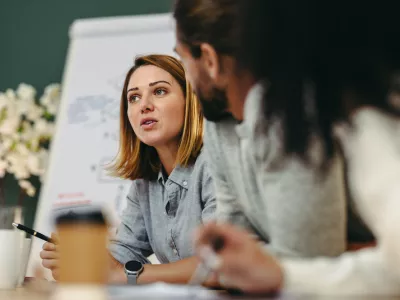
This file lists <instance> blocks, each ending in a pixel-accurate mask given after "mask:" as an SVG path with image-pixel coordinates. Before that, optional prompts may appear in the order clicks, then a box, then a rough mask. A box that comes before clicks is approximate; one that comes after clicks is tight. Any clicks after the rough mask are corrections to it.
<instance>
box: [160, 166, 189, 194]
mask: <svg viewBox="0 0 400 300" xmlns="http://www.w3.org/2000/svg"><path fill="white" fill-rule="evenodd" d="M193 167H194V166H187V167H183V166H181V165H177V166H176V167H175V168H174V169H173V170H172V172H171V174H169V176H168V177H166V176H165V175H164V173H163V171H162V170H160V171H159V172H158V178H157V180H158V181H159V182H161V183H163V184H165V183H166V182H167V181H168V180H171V181H173V182H174V183H176V184H178V185H180V186H181V187H182V188H184V189H188V187H189V183H190V175H191V174H192V169H193Z"/></svg>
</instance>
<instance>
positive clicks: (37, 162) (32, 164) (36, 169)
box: [26, 150, 47, 176]
mask: <svg viewBox="0 0 400 300" xmlns="http://www.w3.org/2000/svg"><path fill="white" fill-rule="evenodd" d="M43 152H47V151H44V150H41V151H39V152H37V153H31V154H30V155H29V156H28V158H27V161H26V166H27V168H28V170H29V172H30V173H31V174H32V175H36V176H40V175H43V174H44V172H45V168H46V167H47V157H44V156H43Z"/></svg>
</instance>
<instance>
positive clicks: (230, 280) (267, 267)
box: [191, 223, 283, 294]
mask: <svg viewBox="0 0 400 300" xmlns="http://www.w3.org/2000/svg"><path fill="white" fill-rule="evenodd" d="M216 244H219V245H220V248H219V249H216V248H215V246H216ZM195 248H196V253H197V254H198V256H199V257H200V260H201V261H202V264H200V266H199V267H198V269H199V268H201V267H202V266H203V268H205V269H207V270H208V273H207V275H208V274H211V273H215V274H216V275H217V276H218V278H219V279H220V283H221V285H222V286H223V287H225V288H235V289H239V290H241V291H243V292H245V293H253V294H265V293H273V292H276V291H277V290H279V289H280V287H281V286H282V284H283V270H282V268H281V266H280V265H279V264H278V262H277V260H276V259H275V258H273V257H272V256H270V255H268V253H267V251H266V250H265V249H263V248H262V246H261V245H260V243H259V242H257V241H256V240H255V239H254V238H253V237H252V236H251V235H250V234H249V233H247V232H245V231H244V230H242V229H239V228H237V227H234V226H232V225H228V224H220V225H219V224H216V223H209V224H207V225H205V226H204V227H202V228H201V229H200V230H199V231H198V233H197V235H196V239H195ZM198 269H197V270H196V272H198ZM196 272H195V274H194V276H193V277H194V278H192V281H191V282H193V281H194V279H195V275H196ZM207 275H205V277H207ZM197 278H200V276H198V277H197ZM203 278H204V273H203ZM203 280H204V279H203Z"/></svg>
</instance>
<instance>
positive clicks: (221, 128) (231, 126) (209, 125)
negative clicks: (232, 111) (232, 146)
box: [204, 117, 237, 139]
mask: <svg viewBox="0 0 400 300" xmlns="http://www.w3.org/2000/svg"><path fill="white" fill-rule="evenodd" d="M204 123H205V125H204V132H205V135H206V136H207V137H208V138H210V139H219V137H220V136H226V135H230V134H234V133H235V126H236V125H237V121H236V120H235V119H234V118H233V117H229V118H226V119H224V120H222V121H219V122H211V121H207V120H206V121H205V122H204Z"/></svg>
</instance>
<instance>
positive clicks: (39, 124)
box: [33, 119, 54, 137]
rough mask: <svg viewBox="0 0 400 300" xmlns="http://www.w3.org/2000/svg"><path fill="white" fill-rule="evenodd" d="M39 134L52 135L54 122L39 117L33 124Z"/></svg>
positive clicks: (43, 135)
mask: <svg viewBox="0 0 400 300" xmlns="http://www.w3.org/2000/svg"><path fill="white" fill-rule="evenodd" d="M33 127H34V131H35V133H36V134H37V135H39V136H42V137H51V136H53V134H54V123H50V122H47V121H46V120H44V119H39V120H37V121H36V122H35V124H34V125H33Z"/></svg>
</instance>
